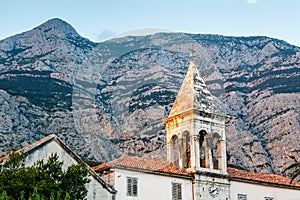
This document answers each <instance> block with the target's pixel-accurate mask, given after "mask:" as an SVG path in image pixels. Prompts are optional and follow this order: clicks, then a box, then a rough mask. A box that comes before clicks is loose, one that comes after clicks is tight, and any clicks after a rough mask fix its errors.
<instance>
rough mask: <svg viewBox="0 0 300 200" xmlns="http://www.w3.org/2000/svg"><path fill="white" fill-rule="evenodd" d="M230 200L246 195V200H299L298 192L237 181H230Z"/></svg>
mask: <svg viewBox="0 0 300 200" xmlns="http://www.w3.org/2000/svg"><path fill="white" fill-rule="evenodd" d="M230 182H231V184H230V200H237V195H238V194H246V195H247V200H264V198H265V197H273V198H274V200H300V190H292V189H284V188H279V187H271V186H263V185H258V184H251V183H245V182H239V181H230Z"/></svg>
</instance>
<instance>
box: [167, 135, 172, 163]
mask: <svg viewBox="0 0 300 200" xmlns="http://www.w3.org/2000/svg"><path fill="white" fill-rule="evenodd" d="M166 146H167V161H168V162H173V160H172V158H173V154H172V148H173V147H172V144H171V141H170V140H169V141H167V142H166Z"/></svg>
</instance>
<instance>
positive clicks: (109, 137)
mask: <svg viewBox="0 0 300 200" xmlns="http://www.w3.org/2000/svg"><path fill="white" fill-rule="evenodd" d="M190 49H194V50H195V53H194V60H195V63H196V65H197V67H198V69H199V71H200V73H201V76H202V77H203V78H204V80H205V82H206V84H207V85H208V87H209V89H210V91H211V92H212V94H213V95H215V96H216V97H217V98H216V102H217V104H218V106H219V107H221V109H222V111H223V112H225V113H226V114H227V115H228V116H229V117H228V121H227V128H226V131H227V132H226V134H227V156H228V163H229V164H232V165H237V166H240V167H243V168H246V169H250V170H254V171H259V172H275V173H281V170H282V168H283V167H285V166H287V165H288V164H289V161H290V160H289V159H288V158H286V156H285V155H286V153H287V152H292V151H294V150H295V149H298V148H299V141H300V84H299V83H300V48H299V47H296V46H292V45H290V44H288V43H286V42H284V41H281V40H277V39H272V38H268V37H225V36H219V35H201V34H185V33H158V34H154V35H149V36H139V37H125V38H117V39H113V40H109V41H105V42H102V43H93V42H91V41H89V40H87V39H85V38H82V37H81V36H79V35H78V34H77V33H76V31H75V30H74V29H73V28H72V27H71V26H70V25H69V24H67V23H66V22H64V21H62V20H60V19H52V20H49V21H47V22H46V23H44V24H42V25H41V26H39V27H37V28H35V29H33V30H31V31H28V32H25V33H22V34H18V35H15V36H12V37H10V38H7V39H5V40H2V41H0V105H1V106H0V116H1V117H0V146H1V148H0V149H1V151H2V152H0V154H2V155H3V154H5V153H7V152H8V151H9V149H10V148H11V147H14V148H20V147H22V146H24V145H27V144H29V143H31V142H33V141H36V140H37V139H40V138H41V137H43V136H45V135H48V134H50V133H55V134H57V135H58V136H59V137H60V138H61V139H62V140H63V141H64V142H65V143H66V144H67V145H69V146H70V147H71V148H72V149H73V150H74V151H75V152H76V153H77V154H79V155H80V156H81V157H82V158H83V159H86V160H97V161H108V160H111V159H113V158H116V157H119V156H120V155H122V154H130V155H136V156H145V157H162V158H164V157H165V156H166V151H165V133H164V125H163V123H162V119H163V118H165V117H167V116H168V114H169V112H170V109H171V107H172V104H173V102H174V100H175V98H176V95H177V93H178V91H179V88H180V85H181V82H182V80H183V77H184V75H185V73H186V70H187V67H188V61H189V59H190V58H189V52H190Z"/></svg>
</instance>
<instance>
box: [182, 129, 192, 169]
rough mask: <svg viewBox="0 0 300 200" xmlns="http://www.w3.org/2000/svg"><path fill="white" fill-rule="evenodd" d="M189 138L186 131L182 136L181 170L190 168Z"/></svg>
mask: <svg viewBox="0 0 300 200" xmlns="http://www.w3.org/2000/svg"><path fill="white" fill-rule="evenodd" d="M190 138H191V136H190V133H189V132H188V131H185V132H184V133H183V134H182V165H183V168H190V167H191V139H190Z"/></svg>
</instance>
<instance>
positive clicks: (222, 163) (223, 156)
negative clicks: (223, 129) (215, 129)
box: [219, 139, 227, 173]
mask: <svg viewBox="0 0 300 200" xmlns="http://www.w3.org/2000/svg"><path fill="white" fill-rule="evenodd" d="M219 147H220V150H219V153H220V157H219V163H220V166H219V169H220V170H221V171H222V172H223V173H227V163H226V162H227V159H226V142H225V140H223V139H222V140H220V145H219Z"/></svg>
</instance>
